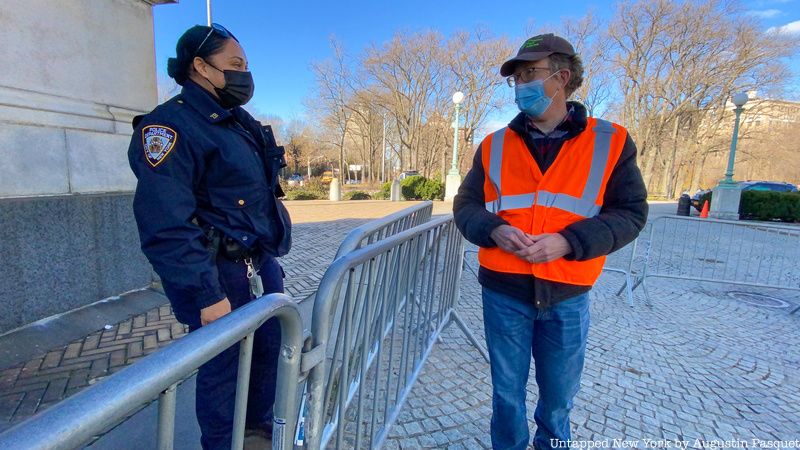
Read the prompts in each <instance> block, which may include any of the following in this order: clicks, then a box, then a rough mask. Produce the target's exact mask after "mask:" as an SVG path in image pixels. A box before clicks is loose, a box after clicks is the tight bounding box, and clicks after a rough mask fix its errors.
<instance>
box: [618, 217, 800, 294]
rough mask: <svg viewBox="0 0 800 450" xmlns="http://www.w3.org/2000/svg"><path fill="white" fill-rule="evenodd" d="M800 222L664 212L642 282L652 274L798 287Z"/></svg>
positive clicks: (649, 244) (650, 244)
mask: <svg viewBox="0 0 800 450" xmlns="http://www.w3.org/2000/svg"><path fill="white" fill-rule="evenodd" d="M798 260H800V227H797V226H791V225H779V224H772V223H766V222H742V221H729V220H716V219H699V218H693V217H681V216H665V217H659V218H657V219H656V220H654V221H653V222H652V225H651V228H650V235H649V242H647V250H646V259H645V264H644V269H643V271H642V275H641V276H640V277H639V278H638V280H637V281H636V284H634V286H633V288H634V289H635V288H637V287H638V286H639V285H641V286H642V287H643V288H644V291H645V295H646V296H647V298H648V299H649V293H648V289H647V279H648V278H656V277H658V278H672V279H680V280H693V281H709V282H716V283H727V284H739V285H745V286H754V287H766V288H779V289H790V290H800V271H798V270H797V261H798Z"/></svg>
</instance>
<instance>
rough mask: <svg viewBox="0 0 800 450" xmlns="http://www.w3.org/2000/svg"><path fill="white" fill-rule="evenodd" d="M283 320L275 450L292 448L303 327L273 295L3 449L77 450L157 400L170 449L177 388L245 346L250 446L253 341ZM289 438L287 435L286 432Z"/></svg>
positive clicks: (243, 379)
mask: <svg viewBox="0 0 800 450" xmlns="http://www.w3.org/2000/svg"><path fill="white" fill-rule="evenodd" d="M272 317H277V318H278V320H279V321H280V324H281V354H280V359H279V361H278V386H277V392H278V396H277V399H276V401H275V409H274V415H275V423H276V424H279V423H281V422H282V420H283V421H284V422H283V423H285V425H283V426H284V427H285V430H281V429H276V430H274V434H273V436H281V435H282V436H285V438H284V439H282V440H281V439H275V440H274V441H273V447H272V448H273V449H281V450H289V449H291V448H292V439H291V436H292V435H293V433H292V432H291V430H294V427H295V424H296V411H297V394H296V389H294V388H293V387H294V386H296V384H295V385H294V386H293V385H292V383H291V382H292V381H295V382H296V380H297V379H298V376H299V370H300V355H301V351H300V350H301V346H302V336H303V335H302V326H301V322H300V314H299V313H298V311H297V305H296V304H295V303H294V302H293V301H292V300H291V299H290V298H289V297H287V296H286V295H283V294H271V295H268V296H265V297H262V298H260V299H258V300H255V301H253V302H251V303H249V304H247V305H245V306H243V307H241V308H239V309H237V310H236V311H233V312H232V313H230V314H228V315H226V316H225V317H222V318H220V319H219V320H217V321H215V322H213V323H211V324H210V325H207V326H204V327H202V328H200V329H199V330H197V331H194V332H192V333H190V334H188V335H187V336H185V337H183V338H181V339H179V340H177V341H175V342H173V343H171V344H170V345H169V346H168V347H166V348H164V349H162V350H159V351H157V352H155V353H153V354H151V355H149V356H147V357H145V358H143V359H142V360H141V361H138V362H136V363H135V364H132V365H130V366H128V367H126V368H125V369H123V370H121V371H119V372H118V373H116V374H114V375H112V376H110V377H108V378H106V379H104V380H102V381H101V382H99V383H97V384H96V385H93V386H91V387H89V388H86V389H85V390H83V391H81V392H79V393H77V394H75V395H74V396H72V397H70V398H68V399H66V400H64V401H62V402H60V403H58V404H56V405H54V406H53V407H51V408H49V409H47V410H45V411H44V412H42V413H40V414H37V415H35V416H33V417H31V418H29V419H28V420H26V421H24V422H22V423H20V424H18V425H16V426H14V427H13V428H11V429H9V430H7V431H6V432H5V433H3V434H2V435H0V448H3V449H15V450H27V449H70V448H78V447H81V446H83V445H85V444H86V443H87V442H89V441H91V440H93V439H95V438H96V437H97V436H98V435H102V434H103V433H104V432H106V431H108V430H109V429H111V428H113V427H114V426H116V425H117V424H119V423H120V422H122V421H124V420H126V419H127V418H128V417H130V416H131V415H133V414H135V413H136V412H137V411H139V410H141V408H142V407H144V406H145V405H147V404H149V403H151V402H152V401H153V400H154V399H156V398H158V402H159V407H158V415H159V417H158V448H159V449H171V448H172V446H173V439H174V426H175V406H176V405H175V402H176V395H175V390H176V388H177V386H178V384H179V383H181V382H182V381H183V380H185V379H186V378H188V377H189V376H191V375H192V374H193V373H194V371H195V370H196V369H197V368H198V367H200V366H201V365H203V364H204V363H205V362H207V361H209V360H210V359H211V358H213V357H214V356H216V355H218V354H219V353H221V352H222V351H224V350H225V349H227V348H229V347H231V346H232V345H234V344H236V343H237V342H240V344H241V345H240V346H239V376H238V380H237V386H236V410H235V415H234V433H233V440H232V445H231V446H232V448H234V449H241V448H242V445H243V443H244V426H245V416H246V413H247V390H248V387H249V386H248V383H249V376H250V363H251V357H252V352H253V333H254V332H255V330H256V329H257V328H258V327H259V326H261V325H262V324H263V323H264V322H266V321H267V320H268V319H271V318H272ZM284 431H285V432H284Z"/></svg>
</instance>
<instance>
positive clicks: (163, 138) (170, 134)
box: [142, 125, 178, 167]
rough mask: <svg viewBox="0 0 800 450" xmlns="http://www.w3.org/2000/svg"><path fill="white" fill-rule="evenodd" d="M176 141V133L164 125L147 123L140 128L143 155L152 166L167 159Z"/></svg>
mask: <svg viewBox="0 0 800 450" xmlns="http://www.w3.org/2000/svg"><path fill="white" fill-rule="evenodd" d="M177 141H178V133H176V132H175V130H173V129H172V128H169V127H165V126H164V125H148V126H146V127H144V128H142V147H144V157H145V159H147V162H148V163H150V166H152V167H156V166H158V165H159V164H161V163H162V162H164V160H165V159H167V156H169V154H170V152H171V151H172V149H173V148H175V143H176V142H177Z"/></svg>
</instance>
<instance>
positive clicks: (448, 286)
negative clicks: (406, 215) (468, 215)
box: [303, 215, 477, 449]
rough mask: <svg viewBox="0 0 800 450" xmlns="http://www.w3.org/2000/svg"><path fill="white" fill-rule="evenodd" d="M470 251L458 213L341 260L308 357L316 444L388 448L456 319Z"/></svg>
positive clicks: (317, 309)
mask: <svg viewBox="0 0 800 450" xmlns="http://www.w3.org/2000/svg"><path fill="white" fill-rule="evenodd" d="M463 247H464V241H463V239H462V237H461V235H460V234H459V232H458V230H457V229H456V227H455V224H454V222H453V218H452V215H450V216H446V217H441V218H435V219H432V220H431V221H429V222H427V223H425V224H423V225H420V226H417V227H415V228H412V229H410V230H407V231H404V232H401V233H398V234H396V235H394V236H391V237H388V238H385V239H383V240H380V241H378V242H376V243H374V244H371V245H368V246H366V247H364V248H361V249H359V250H356V251H354V252H352V253H349V254H346V255H343V256H341V257H340V258H338V259H337V260H335V261H334V263H333V264H332V265H331V267H330V268H329V269H328V271H327V272H326V273H325V276H324V277H323V279H322V282H321V283H320V288H319V291H318V292H317V297H316V303H315V305H314V314H313V319H312V331H311V334H312V340H313V341H312V343H310V344H309V345H307V348H306V353H304V358H303V370H304V371H305V370H306V369H310V373H309V378H308V383H309V388H308V398H307V406H308V417H307V419H306V430H305V431H306V434H305V439H306V441H305V444H306V445H307V446H308V448H311V449H318V448H329V447H332V448H337V449H342V448H348V449H350V448H356V449H360V448H379V447H380V446H381V445H382V443H383V442H384V440H385V439H386V437H387V435H388V432H389V430H390V428H391V426H392V424H393V423H394V422H395V420H396V418H397V416H398V414H399V413H400V410H401V408H402V406H403V403H404V401H405V399H406V397H407V395H408V394H409V392H410V391H411V389H412V387H413V385H414V382H415V380H416V378H417V376H418V375H419V373H420V372H421V370H422V367H423V364H424V363H425V360H426V359H427V357H428V354H429V353H430V351H431V349H432V347H433V344H434V342H435V341H436V339H437V338H438V337H439V335H440V333H441V332H442V330H443V329H444V328H445V327H446V326H447V325H448V324H449V323H450V322H451V321H457V319H456V317H457V316H456V315H455V312H454V310H453V308H454V306H455V303H456V300H457V298H458V295H459V292H458V289H459V279H460V275H461V268H462V266H461V261H462V254H463ZM462 329H463V328H462ZM467 337H468V338H470V340H471V341H472V342H473V344H474V345H476V346H477V341H475V340H474V336H471V335H468V336H467ZM476 356H477V355H476Z"/></svg>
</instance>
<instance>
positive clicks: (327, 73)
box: [312, 37, 353, 176]
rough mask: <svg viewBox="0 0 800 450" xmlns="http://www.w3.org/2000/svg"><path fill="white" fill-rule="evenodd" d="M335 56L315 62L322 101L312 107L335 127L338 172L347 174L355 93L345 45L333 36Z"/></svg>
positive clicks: (332, 46)
mask: <svg viewBox="0 0 800 450" xmlns="http://www.w3.org/2000/svg"><path fill="white" fill-rule="evenodd" d="M331 49H332V50H333V59H332V60H329V61H325V62H322V63H315V64H313V65H312V70H313V71H314V74H315V76H316V80H317V91H318V92H319V97H318V100H319V103H316V104H315V105H313V106H312V107H313V108H314V109H319V111H316V112H317V113H318V114H321V115H322V116H324V117H325V118H326V120H325V122H326V125H328V126H330V127H331V129H333V130H335V135H334V136H333V138H334V139H333V143H334V145H335V146H336V147H337V148H338V150H339V174H340V176H344V174H345V167H344V166H345V141H346V139H347V130H348V126H349V122H350V115H351V110H350V109H349V108H348V107H347V104H348V103H349V102H350V99H351V97H352V95H353V93H352V89H351V88H350V82H349V80H350V78H351V77H352V69H351V68H350V66H349V65H348V62H347V61H346V56H345V53H344V49H343V47H342V45H341V43H340V42H339V41H337V40H336V39H335V38H333V37H332V38H331Z"/></svg>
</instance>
